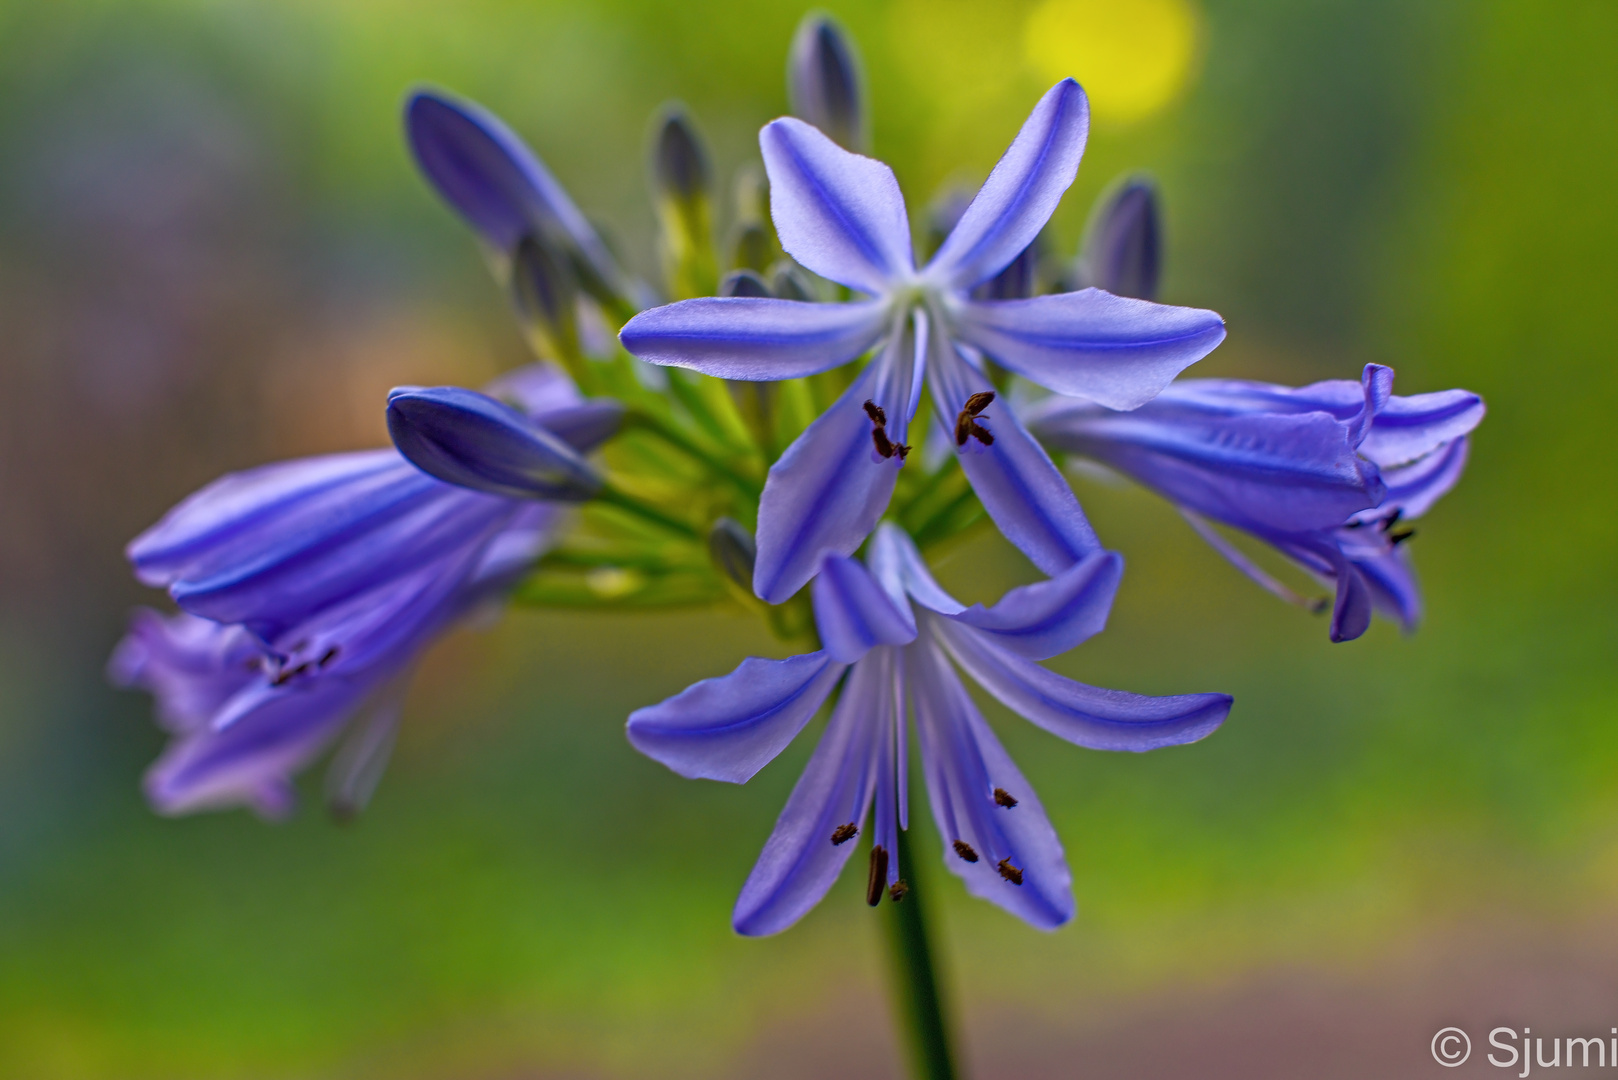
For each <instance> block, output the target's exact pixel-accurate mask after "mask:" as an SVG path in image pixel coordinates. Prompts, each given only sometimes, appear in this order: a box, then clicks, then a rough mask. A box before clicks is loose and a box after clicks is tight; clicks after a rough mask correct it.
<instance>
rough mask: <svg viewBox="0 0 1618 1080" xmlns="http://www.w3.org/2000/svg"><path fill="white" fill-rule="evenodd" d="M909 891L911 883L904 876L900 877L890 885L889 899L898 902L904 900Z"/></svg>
mask: <svg viewBox="0 0 1618 1080" xmlns="http://www.w3.org/2000/svg"><path fill="white" fill-rule="evenodd" d="M909 892H910V883H909V882H907V881H905V879H904V878H900V879H899V880H898V881H895V882H894V883H893V884H892V885H889V886H888V899H889V900H892V901H893V902H894V903H895V904H897V903H898V902H899V901H901V900H903V899H904V898H905V896H906V895H907V894H908V893H909Z"/></svg>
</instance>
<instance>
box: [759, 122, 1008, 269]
mask: <svg viewBox="0 0 1618 1080" xmlns="http://www.w3.org/2000/svg"><path fill="white" fill-rule="evenodd" d="M758 145H759V150H760V151H761V152H762V153H763V154H764V171H765V172H766V173H768V174H769V178H770V216H771V217H773V218H774V219H775V231H776V233H777V234H778V235H779V236H780V238H781V247H782V248H784V249H785V250H786V252H787V254H789V255H791V256H792V257H793V258H794V259H797V260H798V262H800V263H802V264H803V265H804V266H806V267H808V268H809V269H810V270H813V271H814V272H815V273H817V274H819V275H820V276H821V277H824V278H830V279H831V280H832V281H835V282H837V283H838V284H841V285H847V286H848V287H849V288H851V289H858V290H860V291H861V292H866V293H871V294H872V295H877V294H880V293H883V292H886V291H887V288H888V284H889V283H890V282H891V281H893V280H895V279H898V278H904V277H908V276H909V275H910V274H911V273H912V271H913V269H914V265H915V264H914V262H913V261H912V258H911V252H910V221H909V219H908V218H907V217H906V215H905V202H904V196H903V195H901V194H900V193H899V182H898V181H897V180H895V179H894V177H893V170H892V169H890V168H888V167H887V166H886V165H884V164H882V162H880V161H876V160H874V159H872V158H868V157H862V156H860V155H859V154H851V153H849V152H848V151H847V150H844V149H843V148H842V147H840V146H838V145H837V144H836V143H834V142H832V141H831V140H830V139H828V138H827V137H826V136H825V135H822V134H821V133H820V132H819V131H817V130H815V128H813V127H811V126H810V125H808V124H806V123H804V122H803V121H802V120H796V119H793V118H791V117H783V118H781V119H780V120H772V121H771V122H770V123H768V124H765V125H764V129H763V130H762V131H760V132H759V133H758ZM1019 250H1020V249H1019ZM1011 254H1012V255H1015V254H1016V252H1015V251H1013V252H1012V253H1011ZM1007 261H1008V262H1009V261H1010V260H1009V258H1008V259H1007Z"/></svg>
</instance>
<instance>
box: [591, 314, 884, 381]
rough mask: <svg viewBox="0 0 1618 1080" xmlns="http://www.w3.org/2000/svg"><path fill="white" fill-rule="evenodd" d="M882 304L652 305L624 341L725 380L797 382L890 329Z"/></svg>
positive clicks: (658, 358) (634, 349)
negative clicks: (782, 380) (797, 379)
mask: <svg viewBox="0 0 1618 1080" xmlns="http://www.w3.org/2000/svg"><path fill="white" fill-rule="evenodd" d="M885 311H886V305H884V304H882V303H880V302H878V301H874V300H871V301H864V302H861V303H852V304H811V303H805V302H804V301H801V300H768V299H760V298H757V297H750V296H704V297H699V298H697V299H695V300H682V301H680V302H679V303H677V304H668V305H666V306H664V307H659V308H652V309H651V310H650V311H643V312H641V313H640V314H639V315H636V316H635V317H634V318H633V319H630V320H629V322H627V323H625V324H624V328H623V330H622V331H621V332H620V333H619V335H618V339H619V340H620V341H622V342H623V344H624V348H626V349H628V350H629V351H630V353H632V354H633V355H635V356H637V357H639V358H640V359H642V360H645V361H646V362H648V363H651V364H663V365H665V366H672V367H684V368H691V369H692V370H693V371H700V372H702V373H703V374H705V375H713V376H717V377H718V378H721V379H742V380H746V381H750V382H770V381H775V380H779V379H796V378H799V377H801V376H804V375H813V374H815V373H817V372H821V371H829V370H830V369H832V368H834V367H837V366H839V365H840V364H846V363H847V362H848V361H850V360H852V359H854V358H855V357H856V356H859V355H860V354H861V353H863V352H865V350H867V349H869V348H870V347H871V346H872V345H874V344H876V342H877V340H878V339H879V338H881V336H882V334H883V333H884V332H885V330H886V329H887V326H888V323H887V318H886V314H885Z"/></svg>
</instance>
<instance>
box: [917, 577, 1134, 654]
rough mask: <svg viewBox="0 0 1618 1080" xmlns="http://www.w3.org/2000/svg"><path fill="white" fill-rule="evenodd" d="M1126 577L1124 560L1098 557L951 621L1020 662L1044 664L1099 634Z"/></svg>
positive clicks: (976, 607) (1021, 588)
mask: <svg viewBox="0 0 1618 1080" xmlns="http://www.w3.org/2000/svg"><path fill="white" fill-rule="evenodd" d="M1123 576H1124V560H1123V556H1121V555H1119V554H1118V553H1117V552H1114V551H1098V552H1096V553H1095V554H1093V555H1090V556H1088V557H1087V558H1084V559H1082V560H1080V561H1079V562H1077V563H1075V564H1074V565H1073V567H1072V568H1071V569H1068V570H1065V571H1063V572H1062V573H1060V574H1058V575H1056V576H1055V577H1053V578H1051V579H1049V580H1048V581H1039V582H1035V583H1034V584H1032V585H1023V586H1021V587H1019V588H1015V589H1012V590H1011V591H1010V592H1008V593H1006V595H1005V596H1003V597H1001V598H1000V602H999V603H997V604H995V605H994V606H993V607H991V608H987V609H986V608H984V606H983V605H982V604H973V605H972V606H971V607H969V608H967V609H966V610H965V611H963V612H961V613H960V614H958V615H951V616H949V618H951V619H953V620H954V621H956V622H958V623H960V624H962V625H963V626H970V627H972V628H973V629H975V630H976V631H977V632H978V633H981V634H985V635H987V636H988V637H989V639H990V640H992V641H995V642H998V643H999V645H1000V647H1001V648H1004V649H1006V650H1008V651H1010V652H1013V653H1015V654H1016V655H1018V656H1022V657H1026V658H1027V659H1030V660H1044V659H1047V658H1049V657H1052V656H1056V655H1057V654H1058V653H1064V652H1067V651H1068V650H1069V649H1071V648H1073V647H1074V646H1075V645H1077V644H1079V643H1080V642H1082V641H1085V640H1088V639H1089V638H1092V637H1094V636H1095V635H1096V634H1099V633H1101V631H1102V630H1103V629H1104V628H1105V627H1106V625H1107V615H1108V613H1109V612H1111V610H1112V598H1113V596H1114V595H1115V594H1116V593H1117V592H1118V583H1119V582H1120V581H1122V580H1123Z"/></svg>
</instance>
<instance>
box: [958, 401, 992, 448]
mask: <svg viewBox="0 0 1618 1080" xmlns="http://www.w3.org/2000/svg"><path fill="white" fill-rule="evenodd" d="M993 401H994V391H993V390H981V391H979V392H978V393H976V394H973V395H972V396H971V397H969V398H967V399H966V405H965V407H964V408H962V409H961V414H960V415H959V416H957V417H956V418H955V445H956V446H965V445H966V440H967V439H969V438H972V439H976V440H977V441H978V442H980V443H982V444H983V445H984V446H993V445H994V436H993V435H992V434H990V433H989V429H988V428H986V427H984V426H983V425H982V424H980V423H978V422H977V417H978V415H979V414H980V413H982V412H983V410H984V409H987V408H988V407H989V405H990V403H991V402H993Z"/></svg>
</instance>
